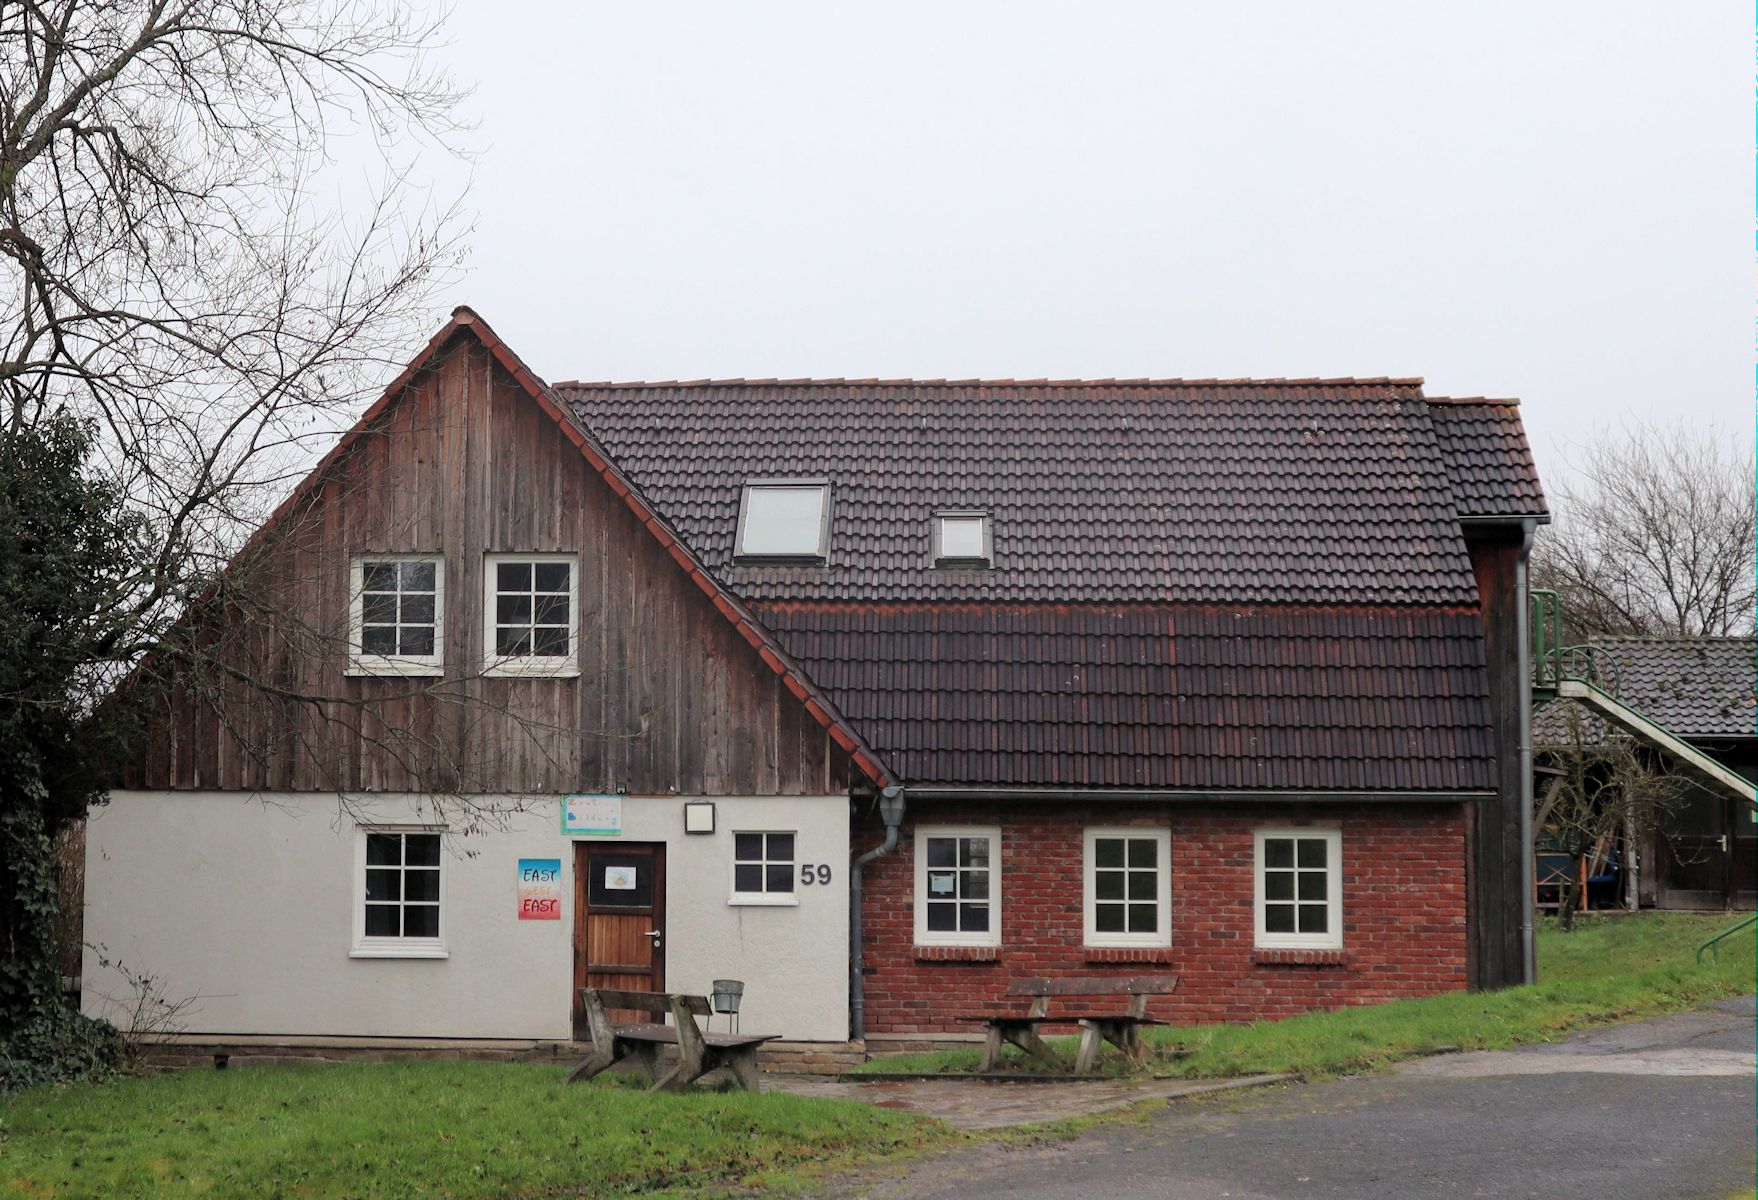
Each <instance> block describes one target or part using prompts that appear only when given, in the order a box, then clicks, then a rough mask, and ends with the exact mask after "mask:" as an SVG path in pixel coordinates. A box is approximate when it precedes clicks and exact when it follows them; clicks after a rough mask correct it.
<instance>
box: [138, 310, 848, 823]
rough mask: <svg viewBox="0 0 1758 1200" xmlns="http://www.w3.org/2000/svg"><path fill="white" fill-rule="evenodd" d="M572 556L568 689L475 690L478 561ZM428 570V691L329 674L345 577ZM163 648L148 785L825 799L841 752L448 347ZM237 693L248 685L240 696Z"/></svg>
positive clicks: (339, 655) (339, 648) (344, 624)
mask: <svg viewBox="0 0 1758 1200" xmlns="http://www.w3.org/2000/svg"><path fill="white" fill-rule="evenodd" d="M500 552H511V553H520V552H524V553H567V554H577V555H578V556H579V605H580V609H579V628H580V655H579V657H580V675H579V677H578V678H576V679H505V678H485V677H482V676H481V674H480V671H481V663H482V660H483V652H484V644H483V640H484V635H483V628H482V626H483V615H484V614H483V594H484V592H483V588H484V580H483V572H484V556H485V555H487V554H492V553H500ZM375 553H376V554H435V555H443V557H444V559H445V603H444V609H445V660H446V674H445V677H444V678H443V679H406V678H384V677H379V678H361V677H351V676H349V675H347V674H346V666H347V662H348V631H349V616H350V614H349V599H350V589H351V581H350V563H351V560H352V559H353V557H354V556H356V555H360V554H375ZM232 580H233V582H232V584H231V585H230V588H229V590H228V589H224V588H223V589H222V591H221V593H220V595H219V596H217V597H216V598H215V600H214V602H213V603H210V604H209V605H207V607H206V608H205V609H204V610H203V613H202V615H201V616H200V617H199V618H198V619H196V620H193V621H192V622H190V625H189V628H190V629H191V630H193V631H194V632H193V633H191V634H190V635H189V636H190V638H191V640H192V641H193V642H194V643H196V644H198V645H199V647H200V651H199V653H197V654H196V655H194V656H193V657H191V656H177V655H168V656H162V657H161V658H160V659H159V660H158V664H157V665H156V666H155V667H154V669H153V670H152V671H151V672H149V673H148V676H147V678H146V681H145V689H144V690H145V691H146V694H148V695H156V697H157V699H156V700H153V701H151V702H150V708H149V716H148V720H147V724H148V728H149V730H150V736H149V737H148V738H147V740H146V743H145V745H146V747H147V748H146V750H145V751H144V752H143V753H142V755H141V757H140V759H139V761H138V762H137V763H135V764H134V766H133V768H132V769H131V771H130V772H129V776H128V779H127V783H128V785H129V786H132V787H147V788H219V789H241V790H258V789H262V790H268V789H274V790H295V791H303V790H321V791H331V790H335V791H359V790H363V789H368V788H370V789H374V790H382V791H433V792H445V791H469V792H474V791H490V792H511V793H529V794H549V793H558V792H571V791H599V790H614V789H618V788H622V789H626V790H627V791H629V792H631V793H636V794H655V793H666V792H678V793H683V794H708V795H714V794H747V795H793V794H825V793H834V792H837V791H840V790H843V789H845V788H846V787H847V785H848V778H849V776H848V763H847V758H846V755H845V754H844V753H843V752H842V751H841V750H840V749H838V748H837V747H836V746H835V745H834V743H832V742H831V740H830V738H829V736H828V735H827V734H826V732H825V731H824V729H823V728H822V727H821V726H819V725H818V724H817V723H816V722H815V721H813V720H812V719H811V717H810V716H809V715H808V714H807V713H806V712H805V710H804V708H803V707H802V706H801V705H800V703H799V702H798V701H797V700H796V699H795V698H794V697H793V696H792V695H791V694H789V693H788V692H787V690H786V688H785V687H784V686H783V684H782V682H781V681H780V679H778V678H777V677H776V675H775V674H774V673H773V672H771V671H770V670H768V669H767V668H766V667H764V666H763V664H762V662H761V661H760V659H759V658H758V656H757V654H756V652H755V651H754V650H753V649H751V647H750V646H749V645H748V644H747V643H746V642H745V641H744V640H743V639H742V638H741V637H739V636H738V635H737V634H736V633H734V632H733V630H732V629H731V627H730V626H729V625H728V624H727V623H726V621H725V620H724V619H723V618H722V617H721V615H720V614H719V613H717V612H716V611H715V610H714V607H713V605H712V603H711V602H710V601H709V600H708V599H707V597H705V596H704V595H703V594H702V593H701V592H700V591H699V590H698V589H697V588H696V587H695V586H694V585H693V584H692V583H690V582H689V581H688V580H687V579H686V578H685V577H684V575H683V573H682V572H681V571H680V570H679V569H678V567H677V565H676V564H675V563H674V562H673V561H672V559H671V558H670V557H669V556H668V555H667V554H666V552H665V551H664V550H663V549H662V548H661V547H660V546H659V545H658V544H657V543H656V542H655V541H654V540H653V538H652V537H651V536H650V535H649V534H648V533H647V532H646V531H645V530H644V529H642V528H641V527H640V525H639V524H638V523H637V522H636V520H635V518H634V517H633V515H632V514H631V513H630V512H629V510H628V509H627V507H625V505H624V504H623V503H622V502H621V501H620V500H619V499H618V498H617V497H615V496H614V495H613V494H612V493H611V491H610V489H609V488H608V487H607V486H606V485H605V484H604V482H603V480H602V479H601V478H600V477H599V476H598V475H597V473H596V472H594V471H593V470H592V469H591V468H590V466H589V465H588V464H587V463H586V462H585V461H584V460H583V459H582V458H581V456H580V453H579V451H578V450H577V449H576V448H575V447H573V446H572V445H570V444H569V443H568V441H567V440H566V439H565V438H564V437H562V436H561V434H560V433H559V432H558V431H557V430H556V428H555V427H554V425H553V424H552V423H551V422H550V420H549V419H548V418H547V417H546V416H544V415H543V414H542V413H541V412H540V411H539V410H538V408H537V406H536V405H534V404H533V403H532V402H531V400H530V398H529V397H528V396H527V395H526V394H525V393H524V392H523V391H522V390H521V389H520V387H519V385H518V384H517V383H516V382H515V381H514V380H513V379H512V378H511V377H509V376H508V375H507V374H506V373H505V372H504V370H503V369H502V368H501V367H500V366H499V364H498V363H496V362H494V360H493V359H492V358H491V356H490V355H489V354H488V353H487V352H486V351H485V350H484V349H483V348H482V346H481V345H480V343H478V342H477V341H475V340H474V339H472V338H469V337H456V338H454V339H453V340H452V341H451V343H450V344H449V345H448V346H447V348H446V349H445V350H443V351H442V352H441V354H440V355H439V356H438V358H437V359H436V360H435V361H434V363H433V364H432V365H431V366H430V367H429V368H428V369H426V370H424V371H422V372H420V373H418V374H417V375H416V376H415V377H414V379H413V380H412V381H411V383H410V384H409V386H408V388H407V390H406V391H405V393H404V394H403V396H402V397H401V398H400V399H399V400H398V401H397V402H395V403H394V404H392V405H391V406H390V407H389V408H388V409H387V410H385V412H384V413H382V414H381V416H380V418H379V419H378V420H377V421H376V422H375V423H374V426H373V427H372V428H370V429H368V430H365V431H363V436H360V437H358V438H357V439H356V440H355V442H354V443H353V445H352V447H351V449H350V450H349V451H348V452H347V453H346V454H344V455H343V456H341V457H340V458H339V459H338V460H337V461H336V462H335V463H333V464H332V466H331V468H330V469H329V470H328V471H327V473H326V476H325V478H324V479H323V481H322V482H321V484H320V486H318V487H317V488H315V489H313V490H312V492H311V493H310V496H309V499H308V500H307V501H306V502H305V503H303V504H302V505H300V506H298V507H296V508H295V509H293V510H292V511H291V512H289V513H288V514H286V516H285V517H284V518H283V519H282V521H281V522H280V523H279V525H278V526H277V527H276V528H275V529H274V530H272V531H270V533H269V535H268V536H267V537H265V538H264V539H262V541H261V543H260V544H259V546H258V548H257V550H256V551H254V552H253V553H252V554H251V555H250V556H249V557H248V559H247V560H245V561H241V562H240V563H239V564H237V568H236V570H235V571H234V573H233V576H232ZM246 681H248V682H246Z"/></svg>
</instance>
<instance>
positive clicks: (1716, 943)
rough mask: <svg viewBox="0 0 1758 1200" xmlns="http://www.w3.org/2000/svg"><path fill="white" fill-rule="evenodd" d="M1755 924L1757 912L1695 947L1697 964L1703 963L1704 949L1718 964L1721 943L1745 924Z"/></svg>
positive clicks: (1757, 922) (1744, 926) (1757, 917)
mask: <svg viewBox="0 0 1758 1200" xmlns="http://www.w3.org/2000/svg"><path fill="white" fill-rule="evenodd" d="M1755 924H1758V913H1753V914H1752V915H1751V916H1749V917H1747V918H1746V919H1745V920H1743V921H1741V922H1739V923H1738V924H1736V925H1729V926H1728V927H1727V928H1726V929H1724V930H1722V931H1721V932H1720V933H1718V934H1716V935H1715V936H1714V937H1712V938H1710V939H1709V940H1708V941H1706V942H1704V943H1703V944H1702V945H1701V946H1699V947H1697V965H1698V966H1702V965H1703V954H1704V952H1705V951H1708V953H1709V957H1710V958H1711V959H1713V960H1714V961H1715V962H1716V963H1717V964H1719V963H1720V962H1721V943H1722V942H1723V941H1725V940H1726V939H1727V938H1729V937H1732V936H1733V935H1734V934H1736V933H1738V932H1739V931H1740V930H1742V929H1745V928H1746V927H1747V926H1749V925H1755Z"/></svg>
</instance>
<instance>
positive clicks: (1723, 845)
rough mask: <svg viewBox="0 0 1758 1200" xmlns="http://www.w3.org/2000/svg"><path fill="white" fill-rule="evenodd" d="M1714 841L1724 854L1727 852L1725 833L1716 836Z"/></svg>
mask: <svg viewBox="0 0 1758 1200" xmlns="http://www.w3.org/2000/svg"><path fill="white" fill-rule="evenodd" d="M1715 841H1716V844H1717V845H1719V846H1720V847H1721V852H1722V853H1723V854H1726V853H1727V834H1725V833H1724V834H1722V835H1721V836H1720V837H1718V838H1716V839H1715Z"/></svg>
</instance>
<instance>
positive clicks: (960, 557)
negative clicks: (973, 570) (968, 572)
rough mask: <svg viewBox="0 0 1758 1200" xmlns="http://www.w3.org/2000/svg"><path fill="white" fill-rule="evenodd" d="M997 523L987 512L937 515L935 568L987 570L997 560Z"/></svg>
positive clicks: (935, 522) (940, 513) (942, 513)
mask: <svg viewBox="0 0 1758 1200" xmlns="http://www.w3.org/2000/svg"><path fill="white" fill-rule="evenodd" d="M993 527H994V526H993V522H992V520H991V518H990V516H989V514H988V513H986V512H974V511H973V512H938V513H935V514H934V565H935V566H937V567H987V566H989V565H991V564H992V563H993V562H994V560H995V545H994V535H993V532H992V531H993Z"/></svg>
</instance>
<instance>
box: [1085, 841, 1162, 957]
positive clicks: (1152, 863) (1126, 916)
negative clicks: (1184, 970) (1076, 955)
mask: <svg viewBox="0 0 1758 1200" xmlns="http://www.w3.org/2000/svg"><path fill="white" fill-rule="evenodd" d="M1086 941H1087V945H1089V946H1170V945H1171V944H1172V834H1171V831H1169V830H1165V829H1144V828H1121V829H1088V830H1087V831H1086Z"/></svg>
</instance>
